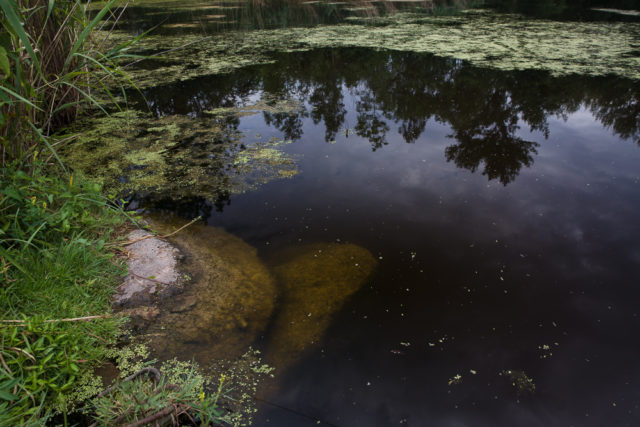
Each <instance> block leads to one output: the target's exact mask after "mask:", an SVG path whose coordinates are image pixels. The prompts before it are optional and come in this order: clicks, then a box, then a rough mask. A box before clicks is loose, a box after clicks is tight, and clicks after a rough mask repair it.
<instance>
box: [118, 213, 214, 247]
mask: <svg viewBox="0 0 640 427" xmlns="http://www.w3.org/2000/svg"><path fill="white" fill-rule="evenodd" d="M200 219H202V217H201V216H199V217H197V218H195V219H193V220H191V221H189V222H188V223H187V224H185V225H183V226H182V227H180V228H178V229H177V230H175V231H174V232H172V233H169V234H165V235H163V236H155V235H153V234H149V235H147V236H143V237H140V238H138V239H133V240H129V241H128V242H124V243H122V244H121V245H122V246H129V245H132V244H134V243H137V242H140V241H142V240H146V239H151V238H152V237H158V238H160V239H166V238H167V237H171V236H173V235H174V234H177V233H178V232H180V231H182V230H184V229H185V228H187V227H188V226H190V225H191V224H193V223H194V222H197V221H200Z"/></svg>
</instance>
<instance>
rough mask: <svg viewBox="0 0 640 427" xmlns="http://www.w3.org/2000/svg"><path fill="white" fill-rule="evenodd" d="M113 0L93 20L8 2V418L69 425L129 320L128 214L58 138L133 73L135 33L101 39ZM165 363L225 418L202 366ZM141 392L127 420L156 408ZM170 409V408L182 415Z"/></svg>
mask: <svg viewBox="0 0 640 427" xmlns="http://www.w3.org/2000/svg"><path fill="white" fill-rule="evenodd" d="M114 4H115V1H114V0H112V1H109V2H107V3H106V4H105V5H104V8H103V9H101V10H99V11H97V12H95V13H94V14H93V16H92V17H91V18H90V17H89V15H88V12H87V10H86V9H85V7H86V5H85V4H83V3H82V2H80V1H67V2H56V1H55V0H54V1H49V2H39V1H35V0H34V1H31V0H24V1H20V0H10V1H3V2H1V3H0V18H1V24H2V31H1V32H0V72H1V74H0V83H1V85H0V144H1V146H0V166H1V167H2V169H1V170H0V425H44V424H46V423H48V422H52V417H56V418H55V420H54V421H53V422H55V423H64V425H67V424H68V423H69V420H68V415H69V414H71V413H74V412H75V413H76V414H77V411H78V410H80V409H81V408H83V406H84V405H85V404H86V402H87V401H88V400H89V399H90V398H92V397H94V396H96V395H97V394H98V393H99V392H100V391H101V390H102V389H103V388H104V385H103V381H102V379H101V378H100V377H99V376H97V375H96V374H95V369H96V368H98V367H100V366H101V365H102V364H103V363H104V362H105V361H106V360H107V359H113V358H115V357H116V355H117V353H118V350H117V345H118V340H119V339H120V337H121V335H122V333H123V330H122V327H123V324H124V321H125V319H124V318H122V317H120V316H117V315H114V314H112V313H111V296H112V294H113V291H114V288H115V286H116V285H117V284H118V283H119V281H120V277H121V275H122V274H123V273H124V268H123V266H122V265H121V264H122V263H121V261H119V260H118V259H117V258H116V256H115V255H116V252H115V250H114V249H111V248H114V247H116V245H114V243H115V241H116V240H117V239H118V236H119V235H120V234H121V231H122V230H123V229H125V228H126V226H127V223H128V222H129V219H130V217H129V215H128V214H127V213H126V212H125V211H124V210H123V209H122V208H121V207H120V206H119V205H118V204H116V203H115V202H114V201H113V200H112V198H111V199H110V198H107V197H104V196H103V195H102V187H101V185H99V184H97V183H95V182H94V181H92V180H91V179H89V178H86V177H85V176H83V175H82V174H81V173H79V172H71V171H69V170H68V169H67V167H66V166H65V164H64V163H63V162H62V161H61V159H60V157H59V156H58V154H57V149H58V148H59V145H60V144H62V143H67V144H71V142H70V141H73V139H74V138H75V136H73V135H72V136H68V137H65V138H60V137H55V136H52V135H53V134H54V133H55V132H56V131H59V130H61V129H63V128H64V127H66V126H68V125H70V124H71V123H72V122H73V121H74V120H76V118H77V117H78V115H79V114H81V113H82V112H83V111H87V110H89V109H94V110H97V109H102V107H101V105H100V104H99V102H98V97H101V98H112V99H113V96H112V94H111V91H110V90H109V89H108V88H107V84H108V81H109V80H111V81H113V80H114V79H115V78H118V79H122V78H125V79H126V76H125V75H124V74H123V73H122V72H121V70H120V68H119V67H118V61H119V60H120V59H122V58H124V57H127V56H128V55H127V53H126V49H127V48H128V46H129V45H130V43H131V42H126V43H123V44H120V45H118V46H115V47H110V48H109V49H108V50H107V49H106V48H104V45H105V43H106V39H100V38H98V39H96V38H95V37H93V34H94V31H93V30H94V29H95V28H96V27H97V26H98V25H100V26H102V27H103V28H104V27H105V26H106V27H108V26H109V23H110V20H111V19H106V18H109V17H110V18H113V19H116V18H115V15H111V7H112V6H113V5H114ZM105 19H106V20H105ZM167 366H168V365H167ZM125 367H126V364H124V363H122V364H120V366H119V368H120V369H121V370H122V371H123V372H126V369H124V368H125ZM182 368H184V367H182ZM162 369H163V374H164V375H165V377H166V379H165V377H161V378H160V381H161V387H163V390H165V391H166V393H164V394H163V396H164V397H165V398H166V399H171V401H173V402H176V404H178V402H179V403H180V404H185V405H186V404H187V403H189V404H188V407H187V406H184V407H183V409H184V411H189V412H191V411H192V413H194V414H198V415H197V416H198V417H200V419H201V421H203V422H205V423H208V422H209V421H214V420H216V419H221V418H220V417H221V416H222V413H221V410H220V409H219V408H218V406H217V405H216V398H215V397H212V396H216V395H211V394H210V393H209V397H207V395H206V393H208V391H206V390H205V388H206V387H205V386H204V380H202V378H204V377H202V376H201V375H200V374H198V373H197V372H196V367H191V366H190V367H189V370H188V375H187V376H180V375H179V373H177V372H178V371H177V370H176V366H175V364H174V365H173V368H172V367H171V366H168V367H164V366H163V368H162ZM172 369H173V370H172ZM183 371H184V369H183ZM172 375H173V377H172ZM178 377H180V378H178ZM196 379H197V380H198V381H199V382H197V381H195V380H196ZM169 381H170V382H171V386H169ZM138 383H139V382H129V381H123V382H121V383H118V385H117V386H116V387H115V388H116V389H117V392H114V393H110V394H109V395H108V396H107V395H104V396H101V397H100V398H98V399H97V400H94V401H93V404H92V405H90V406H84V412H85V413H86V414H87V415H88V416H89V418H95V420H96V421H97V422H98V423H106V424H109V423H110V421H109V420H111V421H113V419H110V418H109V417H108V415H106V413H109V414H112V413H114V411H115V409H114V408H115V407H120V406H118V405H120V403H121V401H120V400H119V398H118V396H120V397H122V396H123V395H127V391H126V390H129V395H127V396H129V397H131V396H132V394H131V393H134V391H135V390H137V391H142V392H144V391H148V389H146V388H145V387H144V386H143V385H142V384H141V383H140V384H141V385H140V387H138V388H135V387H134V388H133V389H132V388H131V386H132V384H138ZM195 385H198V387H199V389H198V394H199V395H200V396H201V397H198V395H196V394H195V392H194V387H195ZM161 394H162V393H161ZM155 397H157V396H156V395H155V394H152V395H150V396H149V397H148V399H147V402H146V403H148V402H149V401H151V400H152V398H155ZM131 401H134V402H138V403H139V404H138V403H136V404H135V405H134V410H133V411H130V412H127V414H121V415H126V416H124V417H122V418H121V420H127V421H138V420H139V419H140V418H144V416H145V415H147V414H148V413H149V411H151V412H153V411H154V410H155V409H157V408H158V407H157V406H152V407H147V406H145V405H146V403H145V402H143V401H142V400H139V401H135V400H129V402H131ZM155 403H156V404H157V405H162V403H163V401H162V400H158V401H156V402H155ZM170 409H171V411H169V410H168V409H167V408H166V407H164V408H161V410H163V411H166V413H167V414H170V415H175V416H178V415H179V413H178V412H179V411H178V410H177V409H176V408H170ZM173 409H175V410H173ZM105 411H106V412H105ZM184 411H182V412H184ZM116 412H117V411H116ZM74 416H76V417H77V416H79V415H74Z"/></svg>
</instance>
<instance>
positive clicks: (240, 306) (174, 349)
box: [146, 220, 276, 364]
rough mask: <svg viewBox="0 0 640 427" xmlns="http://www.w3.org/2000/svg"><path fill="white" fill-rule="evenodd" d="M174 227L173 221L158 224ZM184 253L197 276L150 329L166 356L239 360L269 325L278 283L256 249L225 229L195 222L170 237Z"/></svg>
mask: <svg viewBox="0 0 640 427" xmlns="http://www.w3.org/2000/svg"><path fill="white" fill-rule="evenodd" d="M154 225H155V226H156V227H157V228H158V229H159V230H158V231H160V232H165V231H170V230H173V229H175V228H176V227H177V226H179V224H178V223H177V222H174V221H172V220H170V221H164V220H163V223H162V224H161V225H160V223H156V224H154ZM171 242H172V243H174V244H175V245H176V246H178V247H179V248H180V250H181V252H182V253H183V254H184V255H185V259H184V268H185V271H186V272H187V274H188V275H189V276H191V277H192V280H191V283H188V284H187V285H186V286H185V289H184V291H183V292H182V293H181V294H180V295H177V296H175V297H174V298H172V299H171V300H168V301H166V302H165V303H164V304H163V305H162V306H161V307H160V308H161V310H160V315H159V316H158V318H157V319H156V320H155V321H154V323H153V324H152V325H151V326H149V328H148V330H147V331H146V332H147V333H148V335H149V336H150V337H151V344H150V346H151V348H152V349H153V350H154V351H155V353H156V355H158V356H159V357H161V358H171V357H173V356H175V355H176V354H178V355H181V356H183V357H184V356H186V357H188V358H195V359H196V360H197V361H198V362H200V363H202V364H208V363H209V362H210V361H211V360H214V359H234V358H236V357H239V356H240V355H242V354H243V353H244V352H246V351H247V349H248V348H249V346H250V345H251V344H252V343H253V341H254V340H255V339H256V337H257V336H258V335H259V334H260V333H261V332H262V331H263V330H264V329H265V328H266V327H267V324H268V322H269V319H270V317H271V314H272V311H273V307H274V303H275V299H276V287H275V282H274V279H273V277H272V276H271V274H270V273H269V271H268V269H267V268H266V267H265V266H264V264H263V263H262V262H261V261H260V260H259V259H258V257H257V254H256V252H257V251H256V249H255V248H253V247H251V246H250V245H248V244H247V243H245V242H244V241H242V240H241V239H239V238H237V237H235V236H233V235H231V234H229V233H227V232H225V231H224V230H221V229H218V228H214V227H209V226H205V225H200V224H195V225H191V226H190V227H188V228H186V229H185V230H183V231H181V232H180V233H178V234H177V235H176V236H174V237H172V238H171Z"/></svg>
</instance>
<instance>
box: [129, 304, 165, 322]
mask: <svg viewBox="0 0 640 427" xmlns="http://www.w3.org/2000/svg"><path fill="white" fill-rule="evenodd" d="M122 313H123V314H124V315H125V316H128V317H130V318H132V319H133V320H138V319H139V320H144V321H151V320H153V319H155V318H156V317H158V316H159V315H160V310H159V309H158V308H157V307H148V306H147V307H136V308H130V309H127V310H123V311H122Z"/></svg>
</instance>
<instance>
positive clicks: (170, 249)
mask: <svg viewBox="0 0 640 427" xmlns="http://www.w3.org/2000/svg"><path fill="white" fill-rule="evenodd" d="M150 234H151V233H149V232H146V231H144V230H135V231H132V232H131V233H130V234H129V236H128V239H129V240H136V239H140V238H142V237H145V236H148V235H150ZM127 250H128V252H129V260H128V266H129V274H128V275H127V276H126V277H125V279H124V281H123V283H122V284H121V285H120V286H118V289H117V294H116V295H115V296H114V305H116V306H121V307H133V306H139V305H146V304H149V303H150V302H152V300H153V297H154V296H163V295H170V294H171V293H173V292H175V290H176V288H179V286H180V274H179V272H178V258H179V251H178V250H177V249H176V248H175V247H174V246H172V245H171V244H169V243H167V242H165V241H163V240H160V239H159V238H157V237H152V238H148V239H144V240H140V241H139V242H136V243H133V244H131V245H129V246H128V247H127Z"/></svg>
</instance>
